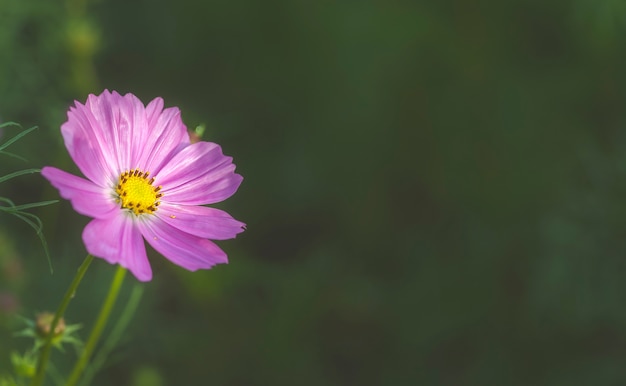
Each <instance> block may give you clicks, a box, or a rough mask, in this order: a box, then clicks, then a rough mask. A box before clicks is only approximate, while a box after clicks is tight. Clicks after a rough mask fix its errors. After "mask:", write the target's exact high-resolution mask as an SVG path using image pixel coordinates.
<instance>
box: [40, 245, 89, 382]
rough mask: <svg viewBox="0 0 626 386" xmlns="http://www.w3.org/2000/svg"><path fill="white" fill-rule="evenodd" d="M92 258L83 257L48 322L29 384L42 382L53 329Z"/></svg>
mask: <svg viewBox="0 0 626 386" xmlns="http://www.w3.org/2000/svg"><path fill="white" fill-rule="evenodd" d="M92 260H93V256H91V255H87V257H85V260H84V261H83V263H82V264H81V265H80V267H79V268H78V272H77V273H76V276H74V279H73V280H72V283H71V284H70V287H69V288H68V289H67V291H66V292H65V296H63V300H62V301H61V305H60V306H59V308H58V309H57V312H56V313H55V314H54V319H52V323H51V324H50V333H48V336H47V337H46V342H45V343H44V346H43V347H42V348H41V353H40V354H39V359H38V361H37V372H36V373H35V377H33V380H32V382H31V383H30V384H31V386H40V385H42V384H43V380H44V377H45V374H46V365H47V364H48V359H49V358H50V349H51V348H52V338H54V330H55V329H56V327H57V324H58V323H59V320H60V319H61V318H62V317H63V314H65V310H66V309H67V306H68V305H69V304H70V300H72V298H73V297H74V294H75V293H76V289H77V288H78V285H79V284H80V281H81V280H82V279H83V276H85V272H87V268H89V264H91V261H92Z"/></svg>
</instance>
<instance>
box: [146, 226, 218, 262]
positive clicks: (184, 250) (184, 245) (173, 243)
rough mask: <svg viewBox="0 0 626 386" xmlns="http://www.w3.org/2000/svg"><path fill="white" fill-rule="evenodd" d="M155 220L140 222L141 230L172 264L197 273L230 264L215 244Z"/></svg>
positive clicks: (149, 241) (147, 239)
mask: <svg viewBox="0 0 626 386" xmlns="http://www.w3.org/2000/svg"><path fill="white" fill-rule="evenodd" d="M153 219H154V221H138V222H137V225H138V227H139V230H140V231H141V233H142V234H143V237H145V239H146V241H148V243H149V244H150V245H152V247H153V248H154V249H156V250H157V252H159V253H160V254H162V255H163V256H165V257H166V258H167V259H168V260H169V261H171V262H172V263H174V264H176V265H179V266H181V267H183V268H185V269H187V270H189V271H195V270H197V269H202V268H205V269H207V268H211V267H212V266H214V265H215V264H219V263H227V262H228V259H227V257H226V253H224V251H222V250H221V249H220V248H219V247H218V246H217V245H215V243H213V242H211V241H209V240H207V239H203V238H200V237H196V236H194V235H191V234H189V233H185V232H183V231H181V230H179V229H177V228H174V227H172V226H170V225H168V224H166V223H165V222H164V221H163V220H161V219H160V218H159V217H157V216H154V217H153Z"/></svg>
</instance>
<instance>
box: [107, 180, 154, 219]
mask: <svg viewBox="0 0 626 386" xmlns="http://www.w3.org/2000/svg"><path fill="white" fill-rule="evenodd" d="M149 175H150V172H142V171H141V170H139V169H131V170H128V171H125V172H124V173H122V175H120V179H119V181H118V183H117V187H116V188H115V192H116V193H117V197H116V200H117V202H118V203H120V205H121V208H122V209H128V210H130V211H132V212H133V213H135V215H137V216H138V215H140V214H151V213H154V212H155V211H156V210H157V207H158V206H159V204H160V203H161V202H160V201H159V199H160V198H161V197H163V194H162V193H159V191H160V190H161V186H156V187H155V186H152V183H153V182H154V177H153V178H150V179H148V176H149Z"/></svg>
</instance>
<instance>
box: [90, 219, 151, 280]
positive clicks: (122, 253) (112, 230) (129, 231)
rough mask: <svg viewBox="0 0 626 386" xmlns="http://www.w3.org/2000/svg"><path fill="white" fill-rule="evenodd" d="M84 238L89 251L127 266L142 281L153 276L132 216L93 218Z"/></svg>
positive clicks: (110, 261)
mask: <svg viewBox="0 0 626 386" xmlns="http://www.w3.org/2000/svg"><path fill="white" fill-rule="evenodd" d="M83 242H84V243H85V247H86V248H87V252H89V253H90V254H92V255H94V256H97V257H101V258H103V259H105V260H106V261H108V262H109V263H111V264H119V265H121V266H122V267H125V268H127V269H128V270H129V271H130V272H132V273H133V275H135V277H136V278H137V280H139V281H150V280H151V279H152V268H150V263H149V262H148V256H147V255H146V246H145V244H144V242H143V238H142V237H141V233H140V232H139V230H138V229H137V228H136V227H135V224H134V223H133V218H132V217H127V215H125V214H123V213H120V214H119V215H118V216H113V217H110V218H107V219H95V220H92V221H91V222H90V223H89V224H87V226H86V227H85V229H84V230H83Z"/></svg>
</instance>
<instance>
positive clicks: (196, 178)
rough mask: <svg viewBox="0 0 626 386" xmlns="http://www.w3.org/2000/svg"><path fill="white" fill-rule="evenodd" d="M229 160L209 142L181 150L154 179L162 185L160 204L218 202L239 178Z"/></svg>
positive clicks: (237, 184)
mask: <svg viewBox="0 0 626 386" xmlns="http://www.w3.org/2000/svg"><path fill="white" fill-rule="evenodd" d="M234 171H235V165H234V164H233V163H232V157H227V156H224V155H223V154H222V149H221V148H220V147H219V146H218V145H216V144H214V143H211V142H198V143H194V144H192V145H190V146H188V147H186V148H184V149H183V150H182V151H181V152H180V153H178V154H176V155H175V156H174V158H172V159H171V160H170V162H169V163H168V164H167V165H165V167H163V169H162V170H161V172H160V173H159V175H157V176H156V181H155V184H156V185H162V186H163V189H162V192H163V201H166V202H169V203H172V204H183V205H203V204H213V203H216V202H220V201H223V200H225V199H226V198H228V197H230V196H231V195H233V193H235V192H236V191H237V188H238V187H239V185H240V184H241V181H242V180H243V178H242V177H241V176H240V175H239V174H236V173H235V172H234Z"/></svg>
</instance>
